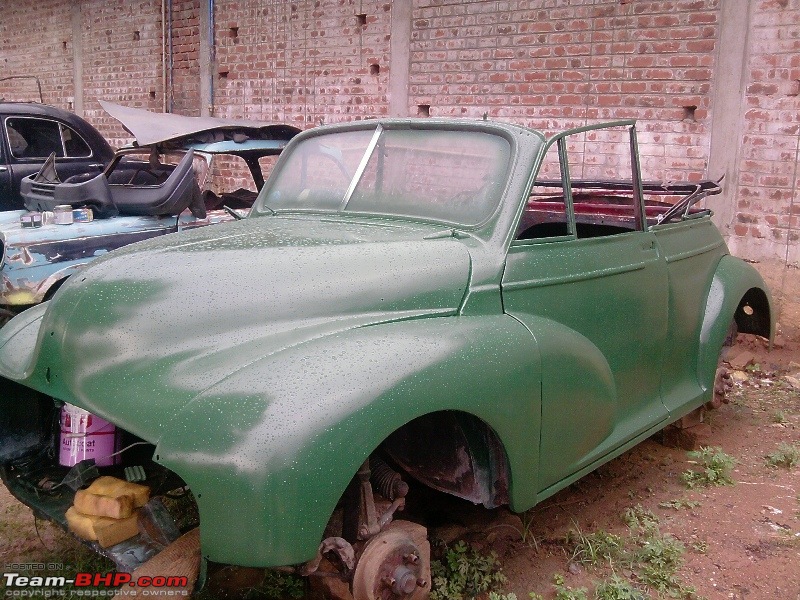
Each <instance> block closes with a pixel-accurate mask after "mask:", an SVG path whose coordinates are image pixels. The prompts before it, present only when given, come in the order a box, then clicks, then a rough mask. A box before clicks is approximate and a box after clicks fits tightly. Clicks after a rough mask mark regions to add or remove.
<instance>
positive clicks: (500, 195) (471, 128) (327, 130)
mask: <svg viewBox="0 0 800 600" xmlns="http://www.w3.org/2000/svg"><path fill="white" fill-rule="evenodd" d="M402 130H414V131H429V132H431V133H433V134H435V132H436V131H448V132H464V133H469V132H473V133H482V134H489V135H492V136H494V137H496V138H500V139H502V140H504V141H505V142H506V143H507V144H508V155H507V157H506V161H505V162H506V164H505V165H504V168H503V171H502V172H503V179H502V182H501V184H499V185H498V187H497V190H496V192H495V194H494V195H495V196H496V197H497V201H496V202H495V203H494V206H493V207H492V208H491V210H490V211H489V212H488V213H487V216H486V217H485V218H483V219H481V220H480V221H479V222H476V223H464V222H458V221H451V220H446V219H441V218H436V217H433V216H428V215H404V214H398V213H386V212H379V211H363V210H352V209H347V205H348V203H349V201H350V199H351V197H352V196H353V193H354V192H355V190H356V188H358V185H359V183H360V182H361V178H362V176H363V174H364V171H365V170H366V167H367V164H368V162H369V160H370V158H371V156H372V154H373V152H374V149H375V147H376V146H377V145H378V141H379V139H380V138H381V136H382V135H384V134H385V133H387V132H391V131H402ZM357 131H372V132H373V135H372V136H371V138H370V142H369V144H368V146H367V148H366V149H365V152H364V155H363V156H362V157H361V160H360V161H359V164H358V168H357V169H356V172H355V173H354V175H353V178H352V179H351V181H350V183H349V185H348V189H347V192H346V193H345V194H344V196H343V198H342V201H341V202H340V203H339V204H338V206H337V208H335V209H332V208H330V209H329V208H321V207H309V208H305V207H300V206H297V207H291V208H284V207H274V206H271V205H270V204H269V202H268V201H267V198H268V195H269V193H270V192H271V191H272V184H274V183H275V182H276V181H277V180H278V179H279V176H280V174H281V172H282V171H283V169H284V168H285V167H286V165H287V163H288V162H289V160H290V159H291V157H292V155H293V153H294V150H295V147H296V146H297V145H299V144H301V143H303V142H304V141H305V140H308V139H311V138H314V137H318V136H319V137H321V136H327V135H331V134H336V133H343V132H357ZM518 154H519V147H518V140H517V138H516V137H515V136H514V135H513V133H512V132H511V131H508V130H507V129H506V128H505V127H504V126H503V125H502V124H500V126H498V124H492V123H490V122H487V121H472V120H458V119H449V120H434V119H403V120H400V119H398V120H370V121H357V122H350V123H341V124H336V125H326V126H322V127H319V128H316V129H311V130H306V131H304V132H303V133H301V134H300V135H298V136H297V137H296V138H295V139H293V140H292V141H291V142H290V143H289V144H288V145H287V147H286V150H285V151H284V152H283V154H281V156H280V158H279V159H278V162H277V163H276V165H275V167H274V169H273V171H272V173H271V174H270V177H269V180H268V181H267V182H266V184H265V185H264V187H263V188H262V189H261V192H260V193H259V196H258V198H257V199H256V202H255V203H254V204H253V210H252V212H251V215H250V216H251V217H259V216H269V215H275V214H290V213H299V214H320V215H325V216H333V215H336V216H338V217H343V218H349V217H359V218H364V217H367V218H377V219H381V220H383V219H389V220H400V221H414V222H423V223H431V224H438V225H443V226H446V227H450V228H455V229H459V230H464V231H475V230H479V229H482V228H484V227H486V226H487V224H489V223H490V222H492V221H493V220H496V219H497V217H498V214H499V213H500V212H501V210H502V207H503V205H504V203H505V200H506V196H507V193H508V189H509V186H510V185H511V180H512V179H513V173H514V165H515V164H516V162H517V159H518Z"/></svg>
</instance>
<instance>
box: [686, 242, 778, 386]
mask: <svg viewBox="0 0 800 600" xmlns="http://www.w3.org/2000/svg"><path fill="white" fill-rule="evenodd" d="M733 321H735V322H736V327H737V330H738V331H739V333H753V334H757V335H761V336H764V337H765V338H768V339H769V340H770V341H772V338H773V336H774V330H775V322H774V319H773V318H772V301H771V298H770V294H769V290H768V289H767V286H766V284H765V283H764V280H763V279H762V278H761V275H760V274H759V273H758V271H756V270H755V269H754V268H753V267H752V266H751V265H749V264H747V263H746V262H744V261H742V260H741V259H738V258H736V257H733V256H729V255H726V256H723V257H722V258H721V259H720V261H719V264H718V265H717V269H716V271H715V272H714V277H713V279H712V281H711V287H710V288H709V292H708V297H707V299H706V307H705V311H704V314H703V325H702V327H701V329H700V345H699V355H698V358H699V360H698V373H697V376H698V380H699V381H700V384H701V385H702V386H703V389H705V390H706V392H707V394H708V395H710V394H711V391H712V387H713V382H714V374H715V372H716V369H717V360H718V359H719V353H720V350H721V349H722V345H723V343H724V342H725V338H726V336H727V335H728V331H729V328H730V325H731V322H733ZM708 399H710V398H708Z"/></svg>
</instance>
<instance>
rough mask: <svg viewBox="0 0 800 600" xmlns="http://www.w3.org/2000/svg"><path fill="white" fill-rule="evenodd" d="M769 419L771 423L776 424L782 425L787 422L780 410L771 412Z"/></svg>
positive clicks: (784, 414)
mask: <svg viewBox="0 0 800 600" xmlns="http://www.w3.org/2000/svg"><path fill="white" fill-rule="evenodd" d="M771 419H772V422H773V423H778V424H783V423H786V422H787V421H788V419H787V418H786V413H784V412H783V411H782V410H776V411H775V412H773V413H772V416H771Z"/></svg>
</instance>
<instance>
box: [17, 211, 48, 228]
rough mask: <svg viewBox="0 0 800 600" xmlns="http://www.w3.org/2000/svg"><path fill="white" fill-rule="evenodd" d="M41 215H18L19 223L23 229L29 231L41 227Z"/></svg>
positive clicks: (34, 213) (32, 213) (38, 213)
mask: <svg viewBox="0 0 800 600" xmlns="http://www.w3.org/2000/svg"><path fill="white" fill-rule="evenodd" d="M42 221H43V219H42V213H40V212H29V213H25V214H24V215H20V217H19V222H20V224H21V225H22V227H23V228H24V229H30V228H32V227H41V226H42Z"/></svg>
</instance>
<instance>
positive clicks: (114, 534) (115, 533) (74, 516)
mask: <svg viewBox="0 0 800 600" xmlns="http://www.w3.org/2000/svg"><path fill="white" fill-rule="evenodd" d="M66 517H67V525H68V526H69V530H70V531H71V532H73V533H74V534H75V535H77V536H78V537H81V538H83V539H85V540H89V541H96V542H97V543H98V544H100V545H101V546H102V547H103V548H108V547H109V546H113V545H114V544H119V543H120V542H123V541H125V540H127V539H129V538H132V537H133V536H135V535H136V534H137V533H139V528H138V526H137V524H136V514H133V515H131V516H130V517H128V518H126V519H112V518H111V517H98V516H95V515H84V514H81V513H79V512H78V510H77V509H76V508H75V507H74V506H70V507H69V509H68V510H67V514H66Z"/></svg>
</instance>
